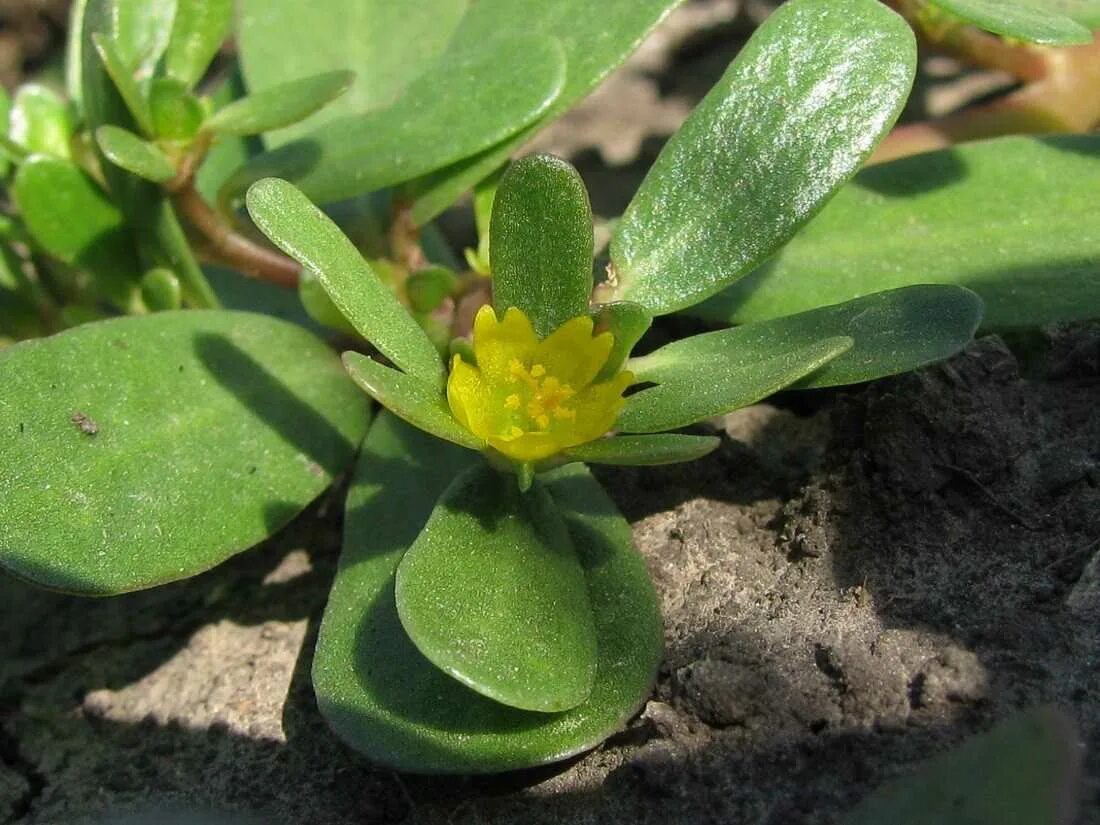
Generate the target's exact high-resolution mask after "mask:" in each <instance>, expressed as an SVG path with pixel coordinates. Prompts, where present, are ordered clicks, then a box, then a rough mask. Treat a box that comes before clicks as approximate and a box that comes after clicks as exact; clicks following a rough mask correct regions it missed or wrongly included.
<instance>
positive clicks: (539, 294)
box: [489, 155, 594, 336]
mask: <svg viewBox="0 0 1100 825" xmlns="http://www.w3.org/2000/svg"><path fill="white" fill-rule="evenodd" d="M489 237H490V238H491V240H490V242H489V267H490V269H491V270H492V273H493V306H494V307H495V309H496V311H497V315H500V316H503V315H504V311H505V310H506V309H508V308H509V307H519V309H521V310H523V312H524V314H525V315H526V316H527V317H528V318H530V319H531V323H532V325H533V326H534V328H535V332H536V333H538V334H539V335H540V336H547V335H549V334H550V333H551V332H553V331H554V330H555V329H557V328H558V327H559V326H561V325H562V324H564V323H565V322H566V321H568V320H569V319H571V318H577V317H579V316H581V315H584V314H585V313H586V312H587V311H588V299H589V297H590V296H591V294H592V247H593V243H594V236H593V234H592V207H591V206H590V205H589V203H588V191H587V190H586V189H585V188H584V182H583V181H582V180H581V176H580V175H579V174H578V173H577V170H576V169H574V168H573V167H572V166H570V165H569V164H568V163H566V162H565V161H564V160H561V159H559V158H556V157H553V156H552V155H529V156H527V157H525V158H522V159H520V160H517V161H516V162H515V163H513V164H512V165H511V166H510V167H508V171H507V172H505V173H504V177H503V178H501V180H500V185H499V187H498V188H497V194H496V200H495V201H494V202H493V208H492V226H491V229H490V230H489Z"/></svg>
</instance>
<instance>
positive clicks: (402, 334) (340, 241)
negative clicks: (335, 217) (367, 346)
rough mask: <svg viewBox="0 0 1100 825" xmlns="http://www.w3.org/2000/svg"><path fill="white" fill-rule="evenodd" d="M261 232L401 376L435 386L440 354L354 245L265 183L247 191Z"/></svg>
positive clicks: (286, 187) (289, 191)
mask: <svg viewBox="0 0 1100 825" xmlns="http://www.w3.org/2000/svg"><path fill="white" fill-rule="evenodd" d="M248 211H249V214H250V215H251V216H252V220H254V221H255V222H256V225H257V226H258V227H259V228H260V230H261V231H262V232H263V233H264V234H265V235H267V237H269V238H270V239H271V240H272V241H273V242H274V243H275V245H276V246H278V247H279V248H280V249H282V250H283V252H285V253H286V254H287V255H289V256H290V257H292V258H294V260H296V261H298V263H300V264H301V265H302V266H303V267H305V268H306V269H308V270H310V271H311V272H312V273H313V274H314V275H315V276H316V278H317V280H318V281H320V283H321V285H322V286H323V287H324V288H325V291H326V292H327V293H328V295H329V297H330V298H331V299H332V302H333V304H335V305H336V308H337V309H338V310H339V311H340V313H341V314H342V315H343V316H344V317H345V318H347V320H348V321H349V322H350V323H351V325H352V326H354V327H355V329H356V330H357V331H358V332H359V334H360V335H362V336H363V338H365V339H366V340H368V341H370V342H371V343H372V344H374V346H376V347H377V348H378V350H379V351H380V352H381V353H382V354H383V355H385V356H386V357H387V358H389V359H390V360H391V361H393V363H394V364H396V365H397V366H398V367H400V368H401V369H402V370H404V371H405V372H407V373H409V374H410V375H413V376H415V377H417V378H419V379H421V380H422V381H425V382H427V383H429V384H431V385H434V386H436V387H442V385H443V382H444V380H445V379H444V371H443V362H442V361H441V360H440V358H439V352H438V351H437V350H436V348H435V346H434V345H433V344H432V342H431V341H430V340H429V339H428V336H427V335H425V334H424V330H422V329H421V328H420V326H418V325H417V323H416V321H414V320H413V318H412V316H411V315H409V313H408V312H407V311H406V310H405V308H404V307H403V306H402V305H401V303H400V302H399V301H398V300H397V297H396V296H395V295H394V294H393V292H391V291H390V290H389V289H388V288H387V287H386V286H385V285H384V284H383V283H382V282H381V281H380V280H379V278H378V275H377V274H376V273H375V272H374V270H373V269H372V268H371V265H370V264H369V263H368V262H367V261H366V260H365V259H364V258H363V256H362V255H361V254H360V253H359V250H358V249H356V248H355V246H354V244H352V242H351V241H350V240H348V238H347V236H346V235H345V234H344V233H343V232H341V231H340V229H339V227H337V226H336V224H334V223H333V222H332V221H331V220H330V219H329V218H328V216H326V215H325V214H324V213H323V212H322V211H321V210H320V209H318V208H317V207H316V206H314V205H313V204H312V203H311V202H310V200H309V198H307V197H306V196H305V195H304V194H302V192H301V191H299V190H298V189H297V188H296V187H295V186H294V185H293V184H290V183H287V182H286V181H284V180H278V179H275V178H270V179H268V180H263V181H260V182H259V183H257V184H255V185H254V186H253V187H252V188H251V189H249V191H248Z"/></svg>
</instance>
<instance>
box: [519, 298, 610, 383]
mask: <svg viewBox="0 0 1100 825" xmlns="http://www.w3.org/2000/svg"><path fill="white" fill-rule="evenodd" d="M614 344H615V339H614V338H613V337H612V335H611V333H609V332H603V333H600V334H599V335H597V336H596V337H595V338H593V337H592V319H591V318H590V317H588V316H587V315H582V316H581V317H579V318H573V319H572V320H569V321H566V322H565V323H564V324H562V325H561V326H560V327H558V328H557V329H556V330H554V331H553V332H552V333H550V334H549V335H548V336H547V337H546V338H544V339H543V340H542V341H540V342H539V345H538V348H537V349H536V351H535V355H534V359H535V362H536V363H538V364H543V365H545V367H546V369H547V371H548V372H549V373H550V374H551V375H555V376H557V377H558V378H559V379H560V380H561V381H562V383H564V384H569V385H570V386H571V387H573V388H574V389H576V390H580V388H581V387H583V386H585V385H586V384H588V383H590V382H591V381H592V379H593V378H595V377H596V373H598V372H599V371H600V370H601V369H602V368H603V365H604V364H606V363H607V356H608V355H610V354H611V348H612V347H613V346H614Z"/></svg>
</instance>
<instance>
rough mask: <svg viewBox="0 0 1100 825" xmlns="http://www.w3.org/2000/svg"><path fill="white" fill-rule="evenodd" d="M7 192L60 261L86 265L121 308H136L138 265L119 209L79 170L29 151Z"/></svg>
mask: <svg viewBox="0 0 1100 825" xmlns="http://www.w3.org/2000/svg"><path fill="white" fill-rule="evenodd" d="M12 195H13V197H14V199H15V203H16V205H17V206H18V207H19V214H20V216H21V217H22V220H23V224H24V226H25V227H26V229H27V231H28V232H29V233H30V234H31V236H32V237H33V238H34V240H35V242H36V243H38V244H39V245H40V246H41V247H42V249H44V250H45V251H46V252H47V253H49V254H50V255H52V256H53V257H55V258H57V259H58V260H59V261H62V262H64V263H67V264H70V265H72V266H76V267H80V268H81V269H86V270H88V271H89V272H91V273H92V275H93V276H94V277H95V280H96V287H97V288H98V289H100V290H101V291H102V292H103V294H104V296H105V297H106V298H108V299H109V300H110V301H111V302H112V303H113V304H115V306H117V307H118V308H119V309H121V310H123V311H132V310H134V309H136V308H137V307H136V304H135V301H136V299H137V296H138V278H139V277H140V275H141V266H140V264H139V263H138V260H137V256H136V255H135V254H134V240H133V237H132V235H131V233H130V231H129V229H128V228H127V226H126V222H125V220H124V218H123V216H122V213H121V212H119V211H118V209H117V208H116V207H115V205H114V204H113V203H111V201H110V199H109V198H108V197H107V195H106V194H105V193H104V192H103V190H102V189H100V188H99V186H98V185H96V183H95V182H94V181H93V180H92V179H91V178H89V177H88V176H87V175H86V174H85V173H84V172H83V170H81V169H79V168H78V167H76V166H75V165H73V164H72V163H70V162H69V161H66V160H61V159H60V158H54V157H48V156H46V155H32V156H31V157H30V158H28V159H27V161H26V162H25V163H23V164H22V165H21V166H20V167H19V171H18V172H17V173H16V175H15V180H14V182H13V183H12Z"/></svg>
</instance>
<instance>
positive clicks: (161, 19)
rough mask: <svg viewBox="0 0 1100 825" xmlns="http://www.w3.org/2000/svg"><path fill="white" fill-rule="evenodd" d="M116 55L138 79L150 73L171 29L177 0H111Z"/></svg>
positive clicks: (160, 54)
mask: <svg viewBox="0 0 1100 825" xmlns="http://www.w3.org/2000/svg"><path fill="white" fill-rule="evenodd" d="M110 5H111V9H112V12H113V13H112V17H113V21H114V39H115V43H116V44H117V46H118V53H119V56H120V57H121V58H122V60H123V62H124V63H125V64H126V66H128V67H129V69H130V71H131V72H133V73H134V74H135V75H136V76H137V77H138V78H139V79H142V80H144V79H145V78H147V77H151V76H152V74H153V69H154V67H155V66H156V65H157V62H158V61H159V60H160V58H161V56H162V55H163V54H164V50H165V49H166V48H167V46H168V38H169V36H170V35H171V33H172V20H173V18H174V17H175V16H176V0H110Z"/></svg>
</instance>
